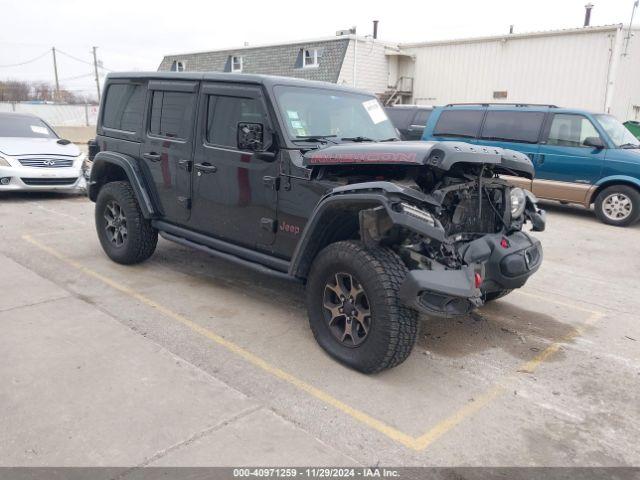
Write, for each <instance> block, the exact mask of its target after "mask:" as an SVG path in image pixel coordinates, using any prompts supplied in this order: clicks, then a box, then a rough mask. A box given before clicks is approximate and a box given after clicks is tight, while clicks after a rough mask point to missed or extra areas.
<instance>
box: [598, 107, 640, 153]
mask: <svg viewBox="0 0 640 480" xmlns="http://www.w3.org/2000/svg"><path fill="white" fill-rule="evenodd" d="M595 117H596V119H597V120H598V123H600V125H601V126H602V128H604V130H605V131H606V132H607V135H609V138H611V141H612V142H613V143H615V145H616V148H619V147H621V146H623V145H628V146H636V147H640V140H638V139H637V138H636V137H635V136H634V135H633V134H632V133H631V132H630V131H629V130H627V127H625V126H624V125H622V123H620V121H619V120H618V119H617V118H616V117H612V116H611V115H596V116H595Z"/></svg>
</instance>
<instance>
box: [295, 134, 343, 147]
mask: <svg viewBox="0 0 640 480" xmlns="http://www.w3.org/2000/svg"><path fill="white" fill-rule="evenodd" d="M336 137H337V135H296V138H297V139H299V140H308V141H310V142H324V143H327V142H331V143H335V144H336V145H337V144H338V142H336V141H335V140H331V139H332V138H336Z"/></svg>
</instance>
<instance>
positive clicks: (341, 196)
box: [289, 182, 446, 278]
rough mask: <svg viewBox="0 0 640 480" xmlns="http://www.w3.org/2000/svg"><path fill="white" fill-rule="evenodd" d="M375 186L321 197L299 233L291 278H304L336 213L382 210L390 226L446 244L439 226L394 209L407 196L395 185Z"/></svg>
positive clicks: (355, 186)
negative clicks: (327, 221) (399, 226)
mask: <svg viewBox="0 0 640 480" xmlns="http://www.w3.org/2000/svg"><path fill="white" fill-rule="evenodd" d="M372 183H373V182H372ZM386 183H388V186H389V188H385V185H384V184H386ZM375 184H376V185H375V187H377V188H376V189H375V190H372V189H371V187H372V185H371V184H369V185H368V186H364V184H362V185H353V186H351V188H346V187H338V188H336V189H334V190H332V191H330V192H329V193H328V194H327V195H325V196H324V197H322V199H321V200H320V202H318V204H317V206H316V207H315V208H314V210H313V212H312V213H311V216H310V217H309V220H308V221H307V224H306V225H305V228H304V230H303V232H302V237H301V238H300V241H299V242H298V244H297V245H296V249H295V251H294V253H293V256H292V258H291V264H290V267H289V274H290V275H292V276H294V277H297V278H305V277H306V275H307V273H308V271H309V269H310V268H311V264H312V262H313V259H314V258H315V255H316V254H317V253H318V252H319V250H320V249H321V248H322V247H323V240H324V237H326V235H327V234H328V233H329V232H326V220H327V219H328V218H331V217H333V216H334V214H333V212H336V211H340V212H344V211H345V210H351V211H352V212H353V214H354V215H356V216H357V215H358V213H359V212H360V211H361V210H364V209H369V208H372V207H383V208H384V209H385V212H386V214H387V215H388V217H389V218H390V219H391V222H392V223H393V225H401V226H403V227H405V228H407V229H409V230H412V231H414V232H416V233H419V234H422V235H425V236H427V237H430V238H433V239H435V240H438V241H441V242H445V241H446V238H445V232H444V230H443V229H442V228H441V227H440V226H439V225H438V226H435V227H434V226H431V225H429V224H427V223H426V222H424V221H422V220H420V219H418V218H416V217H414V216H411V215H409V214H407V213H405V212H403V211H402V210H401V209H400V210H398V209H397V208H394V205H396V204H398V203H399V202H400V201H401V200H402V199H403V198H404V199H406V198H407V195H403V192H401V190H400V189H399V188H398V186H397V185H395V184H392V183H390V182H375ZM416 193H418V195H419V194H420V193H419V192H416ZM393 194H395V195H393ZM416 197H417V196H415V195H413V194H412V195H410V198H411V199H413V200H414V202H412V203H415V200H416V199H417V198H416Z"/></svg>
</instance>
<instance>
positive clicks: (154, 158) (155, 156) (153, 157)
mask: <svg viewBox="0 0 640 480" xmlns="http://www.w3.org/2000/svg"><path fill="white" fill-rule="evenodd" d="M142 158H144V159H145V160H149V161H151V162H159V161H160V154H159V153H156V152H146V153H143V154H142Z"/></svg>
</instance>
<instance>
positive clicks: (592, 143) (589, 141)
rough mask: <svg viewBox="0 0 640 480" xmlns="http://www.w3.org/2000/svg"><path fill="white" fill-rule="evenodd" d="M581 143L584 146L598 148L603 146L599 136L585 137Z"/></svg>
mask: <svg viewBox="0 0 640 480" xmlns="http://www.w3.org/2000/svg"><path fill="white" fill-rule="evenodd" d="M582 144H583V145H584V146H585V147H593V148H598V149H600V148H604V142H603V141H602V139H601V138H600V137H587V138H585V139H584V142H582Z"/></svg>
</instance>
